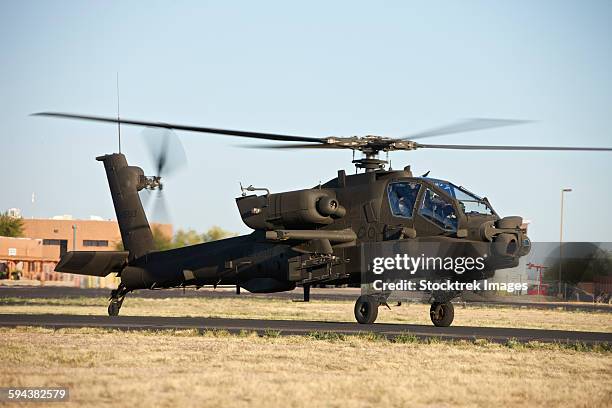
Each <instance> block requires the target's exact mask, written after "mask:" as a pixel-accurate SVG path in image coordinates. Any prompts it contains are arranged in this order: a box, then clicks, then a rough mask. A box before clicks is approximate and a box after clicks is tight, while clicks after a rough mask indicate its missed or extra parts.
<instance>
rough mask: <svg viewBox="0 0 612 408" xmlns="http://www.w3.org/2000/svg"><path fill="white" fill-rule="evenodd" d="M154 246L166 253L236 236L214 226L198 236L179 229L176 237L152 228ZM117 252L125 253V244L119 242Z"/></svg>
mask: <svg viewBox="0 0 612 408" xmlns="http://www.w3.org/2000/svg"><path fill="white" fill-rule="evenodd" d="M151 232H152V233H153V245H154V247H155V250H156V251H164V250H166V249H173V248H181V247H184V246H188V245H196V244H201V243H203V242H211V241H217V240H219V239H223V238H227V237H232V236H235V235H236V234H235V233H233V232H229V231H226V230H224V229H223V228H221V227H217V226H213V227H211V228H209V229H208V231H206V232H205V233H203V234H198V232H197V231H195V230H192V229H188V230H186V231H185V230H182V229H179V230H178V231H176V233H175V234H174V237H169V236H168V235H166V234H164V233H163V232H162V230H161V229H160V228H158V227H155V226H154V227H152V228H151ZM115 250H117V251H123V250H124V248H123V242H121V241H119V242H117V244H116V245H115Z"/></svg>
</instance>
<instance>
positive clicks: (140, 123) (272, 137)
mask: <svg viewBox="0 0 612 408" xmlns="http://www.w3.org/2000/svg"><path fill="white" fill-rule="evenodd" d="M34 116H48V117H53V118H64V119H82V120H90V121H94V122H106V123H118V122H120V123H121V124H123V125H137V126H146V127H157V128H165V129H175V130H186V131H189V132H200V133H214V134H219V135H228V136H240V137H250V138H252V139H265V140H280V141H286V142H319V143H324V142H325V139H321V138H316V137H306V136H290V135H277V134H273V133H260V132H246V131H242V130H229V129H216V128H207V127H200V126H186V125H177V124H172V123H162V122H147V121H143V120H132V119H123V118H122V119H121V120H117V118H110V117H105V116H89V115H77V114H73V113H59V112H40V113H35V114H34Z"/></svg>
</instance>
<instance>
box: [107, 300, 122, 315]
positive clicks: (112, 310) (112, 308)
mask: <svg viewBox="0 0 612 408" xmlns="http://www.w3.org/2000/svg"><path fill="white" fill-rule="evenodd" d="M119 309H121V303H119V301H117V300H112V301H111V302H110V303H109V304H108V315H109V316H119Z"/></svg>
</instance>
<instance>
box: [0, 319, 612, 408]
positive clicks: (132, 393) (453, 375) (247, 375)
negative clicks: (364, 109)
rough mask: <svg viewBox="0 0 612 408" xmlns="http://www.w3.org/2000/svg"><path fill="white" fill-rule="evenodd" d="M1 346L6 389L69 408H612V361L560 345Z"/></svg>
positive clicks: (57, 337) (240, 342)
mask: <svg viewBox="0 0 612 408" xmlns="http://www.w3.org/2000/svg"><path fill="white" fill-rule="evenodd" d="M0 339H1V342H2V347H0V364H1V366H2V370H0V386H9V385H10V386H67V387H69V388H70V400H71V403H70V405H78V406H94V405H96V406H99V405H112V406H118V405H122V406H138V407H140V406H143V407H144V406H146V407H149V406H155V407H177V406H188V407H219V406H239V407H240V406H253V407H277V406H278V407H281V406H282V407H287V406H290V407H313V406H315V407H316V406H330V407H346V406H351V407H368V406H386V407H405V406H411V407H432V406H433V407H451V406H452V407H463V406H466V407H467V406H478V407H491V406H509V405H516V406H518V405H520V406H550V407H555V406H572V407H596V406H597V407H599V406H610V403H611V402H612V353H610V352H609V351H608V352H596V351H575V350H570V349H567V348H562V347H560V346H555V345H539V346H529V345H528V346H515V347H509V346H507V345H498V344H490V343H476V344H474V343H461V342H460V343H437V342H434V343H432V344H424V343H419V342H414V341H408V342H407V343H393V342H389V341H385V340H373V339H366V338H360V337H347V338H345V339H336V340H321V339H315V338H312V337H291V336H290V337H275V336H268V337H257V336H254V335H252V334H248V333H245V334H244V335H228V334H226V333H220V332H216V333H214V332H213V333H205V334H203V335H201V334H197V332H195V331H179V332H170V331H166V332H157V333H153V332H119V331H106V330H99V329H62V330H56V331H54V330H49V329H38V328H37V329H34V328H16V329H8V328H0ZM20 406H21V405H20ZM32 406H40V404H32Z"/></svg>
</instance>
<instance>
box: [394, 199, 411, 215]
mask: <svg viewBox="0 0 612 408" xmlns="http://www.w3.org/2000/svg"><path fill="white" fill-rule="evenodd" d="M408 201H409V200H408V199H407V198H406V197H404V196H402V197H400V199H399V201H398V202H397V207H398V209H399V213H400V215H401V216H402V217H410V216H411V215H412V214H411V210H412V206H411V205H410V203H409V202H408Z"/></svg>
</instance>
